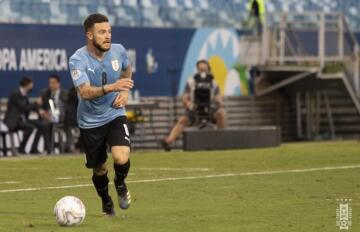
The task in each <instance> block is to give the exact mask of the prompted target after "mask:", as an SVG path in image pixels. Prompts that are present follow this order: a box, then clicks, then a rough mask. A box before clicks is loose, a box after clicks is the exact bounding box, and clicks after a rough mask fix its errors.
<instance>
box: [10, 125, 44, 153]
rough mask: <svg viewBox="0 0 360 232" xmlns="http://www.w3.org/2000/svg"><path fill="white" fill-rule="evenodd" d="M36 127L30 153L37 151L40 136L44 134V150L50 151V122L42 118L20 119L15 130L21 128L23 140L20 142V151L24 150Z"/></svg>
mask: <svg viewBox="0 0 360 232" xmlns="http://www.w3.org/2000/svg"><path fill="white" fill-rule="evenodd" d="M35 129H37V132H36V134H35V138H34V142H33V144H32V147H31V151H30V153H33V152H37V151H38V149H37V146H38V143H39V140H40V137H41V136H44V140H45V150H46V151H47V152H49V153H50V152H51V123H50V122H47V121H43V120H28V121H20V122H19V123H18V125H17V127H16V128H15V130H22V131H23V133H24V137H23V140H22V141H21V143H20V149H19V150H20V151H25V146H26V144H27V142H28V140H29V138H30V135H31V134H32V132H33V131H34V130H35Z"/></svg>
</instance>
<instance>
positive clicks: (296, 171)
mask: <svg viewBox="0 0 360 232" xmlns="http://www.w3.org/2000/svg"><path fill="white" fill-rule="evenodd" d="M355 168H360V165H349V166H333V167H320V168H306V169H290V170H278V171H262V172H242V173H223V174H213V175H204V176H186V177H169V178H157V179H147V180H132V181H127V183H150V182H163V181H177V180H197V179H210V178H220V177H234V176H257V175H273V174H287V173H306V172H317V171H332V170H347V169H355ZM88 186H93V184H78V185H63V186H49V187H37V188H23V189H5V190H0V193H10V192H29V191H39V190H51V189H68V188H80V187H88Z"/></svg>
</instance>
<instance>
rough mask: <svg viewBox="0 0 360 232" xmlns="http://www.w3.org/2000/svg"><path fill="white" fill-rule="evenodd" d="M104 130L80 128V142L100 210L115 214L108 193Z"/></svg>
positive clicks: (100, 128)
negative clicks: (97, 196) (99, 199)
mask: <svg viewBox="0 0 360 232" xmlns="http://www.w3.org/2000/svg"><path fill="white" fill-rule="evenodd" d="M105 132H106V130H105V129H104V126H103V127H98V128H93V129H80V134H81V136H80V138H81V143H82V146H83V148H84V151H85V155H86V167H87V168H91V169H92V170H93V175H92V181H93V184H94V187H95V189H96V192H97V193H98V195H99V197H100V198H101V201H102V211H103V213H105V214H106V215H109V216H113V215H115V211H114V203H113V201H112V199H111V197H110V195H109V178H108V170H107V167H106V159H107V150H106V149H107V146H106V133H105Z"/></svg>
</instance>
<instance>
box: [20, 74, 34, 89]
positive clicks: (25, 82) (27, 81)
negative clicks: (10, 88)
mask: <svg viewBox="0 0 360 232" xmlns="http://www.w3.org/2000/svg"><path fill="white" fill-rule="evenodd" d="M30 83H33V80H32V79H31V77H28V76H23V77H22V78H21V80H20V86H21V87H25V86H27V85H29V84H30Z"/></svg>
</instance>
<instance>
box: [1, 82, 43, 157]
mask: <svg viewBox="0 0 360 232" xmlns="http://www.w3.org/2000/svg"><path fill="white" fill-rule="evenodd" d="M33 86H34V84H33V81H32V79H31V78H30V77H26V76H25V77H23V78H22V79H21V81H20V87H19V88H18V89H16V90H15V91H13V92H12V93H11V95H10V97H9V99H8V103H7V110H6V113H5V118H4V122H5V124H6V125H7V127H8V129H9V131H18V130H22V131H23V133H24V136H23V140H22V141H21V143H20V148H19V152H20V153H26V152H25V148H26V144H27V141H28V139H29V137H30V135H31V134H32V132H33V131H34V130H35V129H37V133H36V135H35V138H34V142H33V144H32V148H31V151H30V153H39V151H38V149H37V145H38V142H39V139H40V136H41V135H42V134H44V131H45V126H44V125H43V124H42V123H41V122H40V121H39V120H29V114H30V112H31V111H34V112H37V113H39V114H42V113H44V112H43V111H42V110H41V109H39V106H38V104H36V103H30V101H29V98H28V96H27V95H28V93H30V92H31V90H32V88H33Z"/></svg>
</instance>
